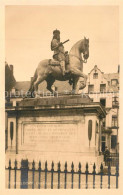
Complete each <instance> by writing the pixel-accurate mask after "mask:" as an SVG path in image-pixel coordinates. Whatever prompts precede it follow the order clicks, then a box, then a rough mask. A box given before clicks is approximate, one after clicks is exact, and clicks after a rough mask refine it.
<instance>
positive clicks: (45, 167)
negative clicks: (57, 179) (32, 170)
mask: <svg viewBox="0 0 123 195" xmlns="http://www.w3.org/2000/svg"><path fill="white" fill-rule="evenodd" d="M45 170H47V161H46V162H45Z"/></svg>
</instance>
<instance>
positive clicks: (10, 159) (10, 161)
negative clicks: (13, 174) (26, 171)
mask: <svg viewBox="0 0 123 195" xmlns="http://www.w3.org/2000/svg"><path fill="white" fill-rule="evenodd" d="M9 168H11V159H9Z"/></svg>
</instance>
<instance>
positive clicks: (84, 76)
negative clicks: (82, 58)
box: [71, 68, 87, 88]
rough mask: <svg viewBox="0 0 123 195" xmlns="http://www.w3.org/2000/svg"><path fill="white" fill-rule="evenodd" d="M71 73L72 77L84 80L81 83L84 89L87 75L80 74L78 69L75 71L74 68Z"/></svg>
mask: <svg viewBox="0 0 123 195" xmlns="http://www.w3.org/2000/svg"><path fill="white" fill-rule="evenodd" d="M71 73H72V74H73V75H74V76H77V77H82V78H83V79H84V81H83V88H84V87H85V86H86V82H87V75H86V74H84V73H83V72H81V71H80V70H79V69H76V68H72V69H71Z"/></svg>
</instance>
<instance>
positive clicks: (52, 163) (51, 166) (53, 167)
mask: <svg viewBox="0 0 123 195" xmlns="http://www.w3.org/2000/svg"><path fill="white" fill-rule="evenodd" d="M51 167H52V170H54V162H53V161H52V165H51Z"/></svg>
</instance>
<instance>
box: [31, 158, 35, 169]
mask: <svg viewBox="0 0 123 195" xmlns="http://www.w3.org/2000/svg"><path fill="white" fill-rule="evenodd" d="M32 169H35V161H34V160H33V162H32Z"/></svg>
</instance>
